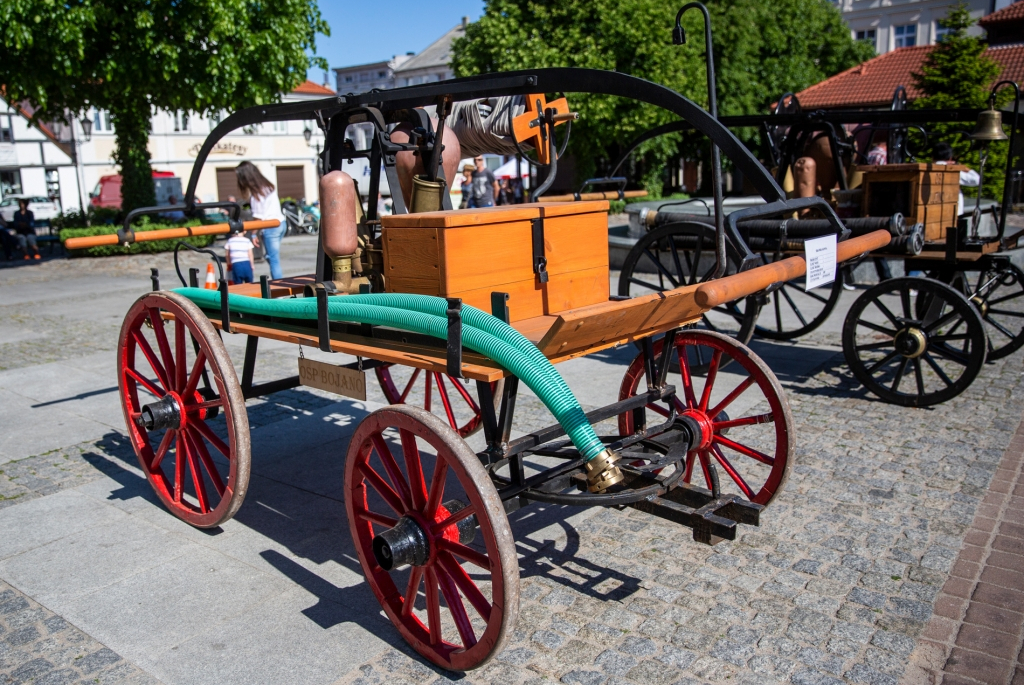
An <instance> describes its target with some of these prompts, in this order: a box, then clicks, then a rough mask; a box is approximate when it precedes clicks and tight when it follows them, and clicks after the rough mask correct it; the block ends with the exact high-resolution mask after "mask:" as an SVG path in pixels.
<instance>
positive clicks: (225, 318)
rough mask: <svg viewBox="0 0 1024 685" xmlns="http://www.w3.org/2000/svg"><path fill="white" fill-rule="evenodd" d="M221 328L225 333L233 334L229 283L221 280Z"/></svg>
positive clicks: (219, 287) (219, 288)
mask: <svg viewBox="0 0 1024 685" xmlns="http://www.w3.org/2000/svg"><path fill="white" fill-rule="evenodd" d="M217 289H218V290H220V327H221V330H223V331H224V332H225V333H230V332H231V310H230V309H229V307H228V282H227V280H226V279H223V278H222V279H220V285H219V286H218V288H217Z"/></svg>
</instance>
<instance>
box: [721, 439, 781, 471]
mask: <svg viewBox="0 0 1024 685" xmlns="http://www.w3.org/2000/svg"><path fill="white" fill-rule="evenodd" d="M713 440H714V442H716V443H718V444H720V445H724V446H725V447H728V448H729V449H731V450H733V451H734V452H739V453H740V454H742V455H744V456H747V457H750V458H751V459H754V460H756V461H759V462H761V463H762V464H767V465H768V466H772V465H773V464H774V463H775V457H770V456H768V455H767V454H765V453H764V452H761V451H758V450H755V449H754V448H753V447H747V446H746V445H743V444H740V443H738V442H736V441H735V440H730V439H729V438H727V437H725V436H724V435H719V434H718V433H715V436H714V438H713Z"/></svg>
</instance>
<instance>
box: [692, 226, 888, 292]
mask: <svg viewBox="0 0 1024 685" xmlns="http://www.w3.org/2000/svg"><path fill="white" fill-rule="evenodd" d="M891 239H892V235H890V233H889V231H885V230H878V231H874V232H872V233H868V234H867V235H862V236H860V237H857V238H850V239H849V240H844V241H843V242H841V243H839V245H837V246H836V261H837V262H845V261H847V260H850V259H853V258H854V257H857V256H858V255H861V254H864V253H865V252H870V251H872V250H877V249H879V248H882V247H885V246H886V245H888V244H889V241H890V240H891ZM806 272H807V263H806V262H805V261H804V258H803V257H799V256H798V257H790V258H789V259H783V260H780V261H778V262H774V263H772V264H765V265H764V266H759V267H757V268H756V269H751V270H750V271H744V272H742V273H738V274H733V275H732V276H726V277H725V278H719V279H717V280H714V281H709V282H707V283H704V284H702V285H701V286H700V287H698V288H697V292H695V293H694V300H695V301H696V302H697V304H698V305H699V306H700V308H701V309H704V310H708V309H713V308H714V307H717V306H719V305H721V304H725V303H726V302H733V301H734V300H738V299H740V298H743V297H746V296H747V295H753V294H754V293H756V292H760V291H762V290H764V289H765V288H767V287H768V286H770V285H773V284H775V283H779V282H782V281H791V280H793V279H794V278H799V277H800V276H803V275H804V274H805V273H806Z"/></svg>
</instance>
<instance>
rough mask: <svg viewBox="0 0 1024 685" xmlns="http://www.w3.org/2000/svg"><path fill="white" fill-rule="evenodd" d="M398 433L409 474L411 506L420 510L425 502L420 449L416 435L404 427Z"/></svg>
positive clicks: (425, 488)
mask: <svg viewBox="0 0 1024 685" xmlns="http://www.w3.org/2000/svg"><path fill="white" fill-rule="evenodd" d="M398 435H399V438H400V439H401V441H402V455H403V457H405V471H406V473H408V474H409V490H410V492H411V494H412V507H413V509H416V510H417V511H422V510H423V507H424V506H425V505H426V503H427V484H426V482H425V481H424V478H423V461H422V460H421V459H420V450H419V447H417V445H416V436H415V435H413V434H412V431H407V430H404V429H403V430H400V431H399V432H398Z"/></svg>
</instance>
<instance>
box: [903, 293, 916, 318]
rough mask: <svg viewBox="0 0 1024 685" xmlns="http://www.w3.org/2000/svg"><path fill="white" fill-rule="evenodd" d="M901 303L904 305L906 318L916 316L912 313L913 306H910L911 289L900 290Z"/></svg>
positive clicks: (904, 316)
mask: <svg viewBox="0 0 1024 685" xmlns="http://www.w3.org/2000/svg"><path fill="white" fill-rule="evenodd" d="M900 305H901V306H902V307H903V318H904V319H912V318H914V317H913V316H911V314H910V310H911V307H910V291H909V290H906V289H904V290H901V291H900Z"/></svg>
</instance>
